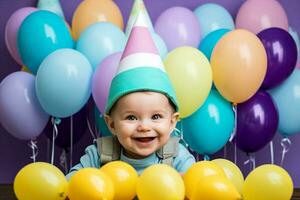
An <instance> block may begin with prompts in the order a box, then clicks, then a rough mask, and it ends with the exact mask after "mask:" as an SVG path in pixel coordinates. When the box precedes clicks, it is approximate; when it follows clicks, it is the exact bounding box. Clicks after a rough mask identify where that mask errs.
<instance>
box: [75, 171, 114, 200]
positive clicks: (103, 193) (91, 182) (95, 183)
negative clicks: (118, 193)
mask: <svg viewBox="0 0 300 200" xmlns="http://www.w3.org/2000/svg"><path fill="white" fill-rule="evenodd" d="M69 198H70V200H83V199H88V200H112V199H114V186H113V182H112V180H111V179H110V178H109V176H107V175H106V174H105V173H104V172H102V171H100V170H99V169H96V168H83V169H81V170H79V171H78V172H76V173H75V174H74V175H73V176H72V177H71V179H70V182H69Z"/></svg>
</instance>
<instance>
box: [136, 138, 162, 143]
mask: <svg viewBox="0 0 300 200" xmlns="http://www.w3.org/2000/svg"><path fill="white" fill-rule="evenodd" d="M155 138H156V137H136V138H133V139H134V140H137V141H138V142H142V143H147V142H151V141H152V140H154V139H155Z"/></svg>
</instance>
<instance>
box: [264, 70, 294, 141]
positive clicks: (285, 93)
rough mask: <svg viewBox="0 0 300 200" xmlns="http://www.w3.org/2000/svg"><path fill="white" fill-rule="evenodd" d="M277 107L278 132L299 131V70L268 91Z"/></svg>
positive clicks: (290, 132)
mask: <svg viewBox="0 0 300 200" xmlns="http://www.w3.org/2000/svg"><path fill="white" fill-rule="evenodd" d="M268 92H269V93H270V94H271V96H272V98H273V100H274V102H275V104H276V105H277V108H278V114H279V125H278V132H279V133H280V134H281V135H283V136H291V135H294V134H297V133H299V132H300V123H299V116H300V115H299V113H300V95H299V94H300V70H299V69H295V70H294V71H293V73H292V74H291V75H290V76H289V77H288V78H287V79H286V80H285V81H284V82H283V83H282V84H280V85H279V86H277V87H276V88H274V89H272V90H269V91H268Z"/></svg>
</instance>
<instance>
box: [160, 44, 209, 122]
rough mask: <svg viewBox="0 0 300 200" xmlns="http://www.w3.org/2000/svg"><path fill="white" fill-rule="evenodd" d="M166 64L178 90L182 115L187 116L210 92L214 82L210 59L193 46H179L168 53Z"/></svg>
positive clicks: (177, 94)
mask: <svg viewBox="0 0 300 200" xmlns="http://www.w3.org/2000/svg"><path fill="white" fill-rule="evenodd" d="M164 65H165V68H166V71H167V74H168V75H169V77H170V79H171V82H172V84H173V87H174V89H175V92H176V96H177V99H178V102H179V112H180V117H181V118H184V117H187V116H189V115H191V114H192V113H193V112H195V111H196V110H197V109H198V108H199V107H200V106H201V105H202V104H203V103H204V101H205V99H206V98H207V96H208V94H209V91H210V88H211V84H212V71H211V67H210V64H209V61H208V60H207V58H206V57H205V56H204V55H203V54H202V53H201V52H200V51H199V50H197V49H195V48H193V47H179V48H176V49H174V50H173V51H171V52H170V53H169V54H168V55H167V57H166V59H165V61H164Z"/></svg>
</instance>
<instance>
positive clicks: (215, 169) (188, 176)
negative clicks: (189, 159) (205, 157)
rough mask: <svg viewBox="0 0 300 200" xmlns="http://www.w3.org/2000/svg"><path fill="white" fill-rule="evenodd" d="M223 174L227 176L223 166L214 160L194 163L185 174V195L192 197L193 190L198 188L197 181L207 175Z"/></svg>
mask: <svg viewBox="0 0 300 200" xmlns="http://www.w3.org/2000/svg"><path fill="white" fill-rule="evenodd" d="M211 176H223V177H226V175H225V173H224V171H223V170H222V168H220V167H219V166H218V165H217V164H215V163H213V162H212V161H200V162H196V163H194V164H193V165H192V166H191V167H190V168H189V169H188V170H187V172H186V173H185V174H184V175H183V180H184V185H185V195H186V196H187V197H188V198H191V197H192V192H193V190H195V189H197V186H196V185H197V183H198V182H199V181H200V180H202V179H203V178H205V177H211Z"/></svg>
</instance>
